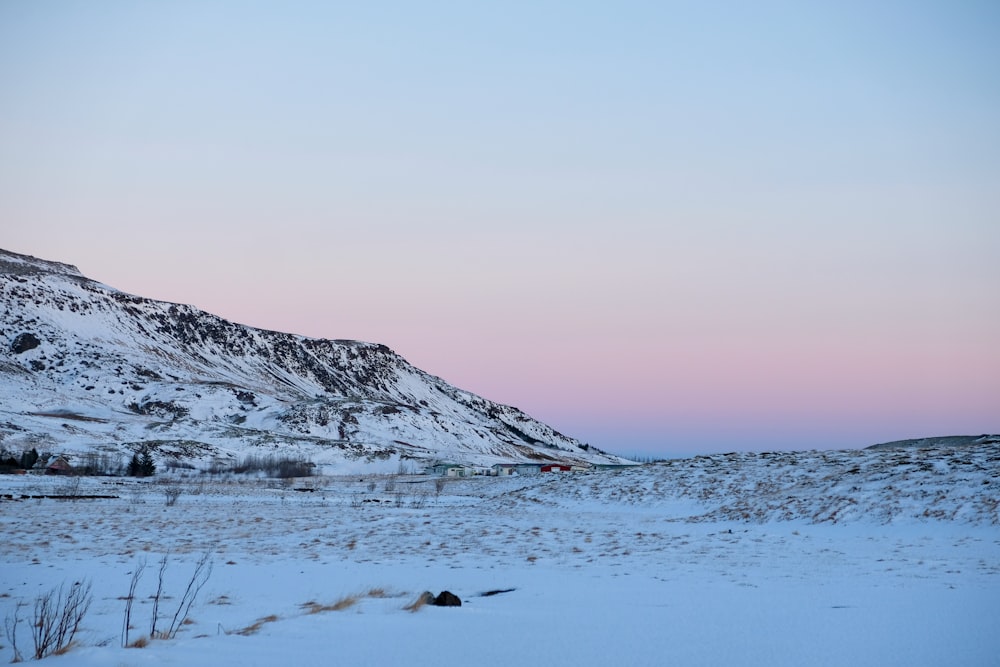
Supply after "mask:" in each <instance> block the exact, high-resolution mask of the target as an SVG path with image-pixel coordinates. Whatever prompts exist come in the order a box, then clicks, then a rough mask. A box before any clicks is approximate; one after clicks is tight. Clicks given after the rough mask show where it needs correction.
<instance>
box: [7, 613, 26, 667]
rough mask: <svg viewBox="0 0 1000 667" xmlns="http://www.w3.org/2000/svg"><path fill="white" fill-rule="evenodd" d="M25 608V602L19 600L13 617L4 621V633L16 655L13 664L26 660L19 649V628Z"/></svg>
mask: <svg viewBox="0 0 1000 667" xmlns="http://www.w3.org/2000/svg"><path fill="white" fill-rule="evenodd" d="M25 606H26V603H25V602H24V601H22V600H18V601H17V604H16V605H15V606H14V613H13V615H10V616H7V617H6V618H4V620H3V629H4V633H5V634H6V635H7V641H8V642H10V648H11V650H12V651H13V653H14V659H13V660H11V662H21V660H23V659H24V656H22V655H21V651H20V650H19V649H18V648H17V626H18V625H20V624H21V609H23V608H24V607H25Z"/></svg>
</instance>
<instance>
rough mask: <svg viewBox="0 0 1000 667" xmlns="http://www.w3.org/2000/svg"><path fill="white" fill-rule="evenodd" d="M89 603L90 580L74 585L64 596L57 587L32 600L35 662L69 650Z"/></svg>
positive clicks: (90, 596) (91, 597) (62, 590)
mask: <svg viewBox="0 0 1000 667" xmlns="http://www.w3.org/2000/svg"><path fill="white" fill-rule="evenodd" d="M92 600H93V596H92V595H91V593H90V582H89V581H85V582H83V583H81V582H76V583H74V584H73V585H72V586H70V588H69V591H68V592H65V593H64V589H63V587H62V586H60V587H59V588H55V589H53V590H51V591H49V592H48V593H43V594H42V595H39V596H38V597H37V598H35V609H34V614H33V615H32V619H31V635H32V639H33V640H34V643H35V656H34V657H35V659H36V660H41V659H42V658H44V657H46V656H49V655H51V654H53V653H58V652H62V651H65V650H66V649H67V648H69V645H70V644H71V643H72V641H73V637H74V636H76V632H77V630H79V628H80V622H81V621H83V617H84V616H85V615H86V613H87V610H88V609H90V603H91V601H92Z"/></svg>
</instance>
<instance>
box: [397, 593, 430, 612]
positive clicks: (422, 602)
mask: <svg viewBox="0 0 1000 667" xmlns="http://www.w3.org/2000/svg"><path fill="white" fill-rule="evenodd" d="M433 599H434V596H433V595H431V594H430V593H429V592H426V591H425V592H423V593H421V594H420V595H419V596H418V597H417V599H416V600H414V601H413V602H411V603H410V604H408V605H406V606H405V607H403V611H409V612H418V611H420V610H421V609H423V608H424V607H425V606H426V605H427V604H428V603H430V601H431V600H433Z"/></svg>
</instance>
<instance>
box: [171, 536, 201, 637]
mask: <svg viewBox="0 0 1000 667" xmlns="http://www.w3.org/2000/svg"><path fill="white" fill-rule="evenodd" d="M211 556H212V554H211V553H210V552H205V554H204V555H203V556H202V557H201V558H199V559H198V562H197V563H196V564H195V567H194V572H192V573H191V579H190V580H189V581H188V585H187V588H185V589H184V595H182V596H181V601H180V603H179V604H178V605H177V611H176V612H175V613H174V618H173V620H171V621H170V627H169V628H167V632H166V636H167V638H168V639H171V638H173V637H176V636H177V631H178V630H180V629H181V626H182V625H183V624H184V623H185V622H186V621H187V619H188V614H189V613H190V612H191V605H193V604H194V600H195V598H196V597H198V593H199V592H200V591H201V589H202V587H203V586H204V585H205V583H206V582H207V581H208V578H209V577H210V576H211V575H212V561H211Z"/></svg>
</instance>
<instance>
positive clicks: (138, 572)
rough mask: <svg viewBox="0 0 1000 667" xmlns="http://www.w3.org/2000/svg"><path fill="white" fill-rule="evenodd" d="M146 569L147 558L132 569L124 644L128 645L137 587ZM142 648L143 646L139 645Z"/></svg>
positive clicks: (124, 628) (123, 633)
mask: <svg viewBox="0 0 1000 667" xmlns="http://www.w3.org/2000/svg"><path fill="white" fill-rule="evenodd" d="M145 569H146V559H145V558H143V559H142V560H141V561H139V565H138V566H136V567H135V569H133V570H132V579H131V581H130V582H129V586H128V597H126V598H125V621H124V623H123V625H122V646H124V647H127V646H128V645H129V643H128V631H129V629H130V628H131V627H132V602H133V601H134V600H135V587H136V586H137V585H138V584H139V578H140V577H142V571H143V570H145ZM139 648H142V647H139Z"/></svg>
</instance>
